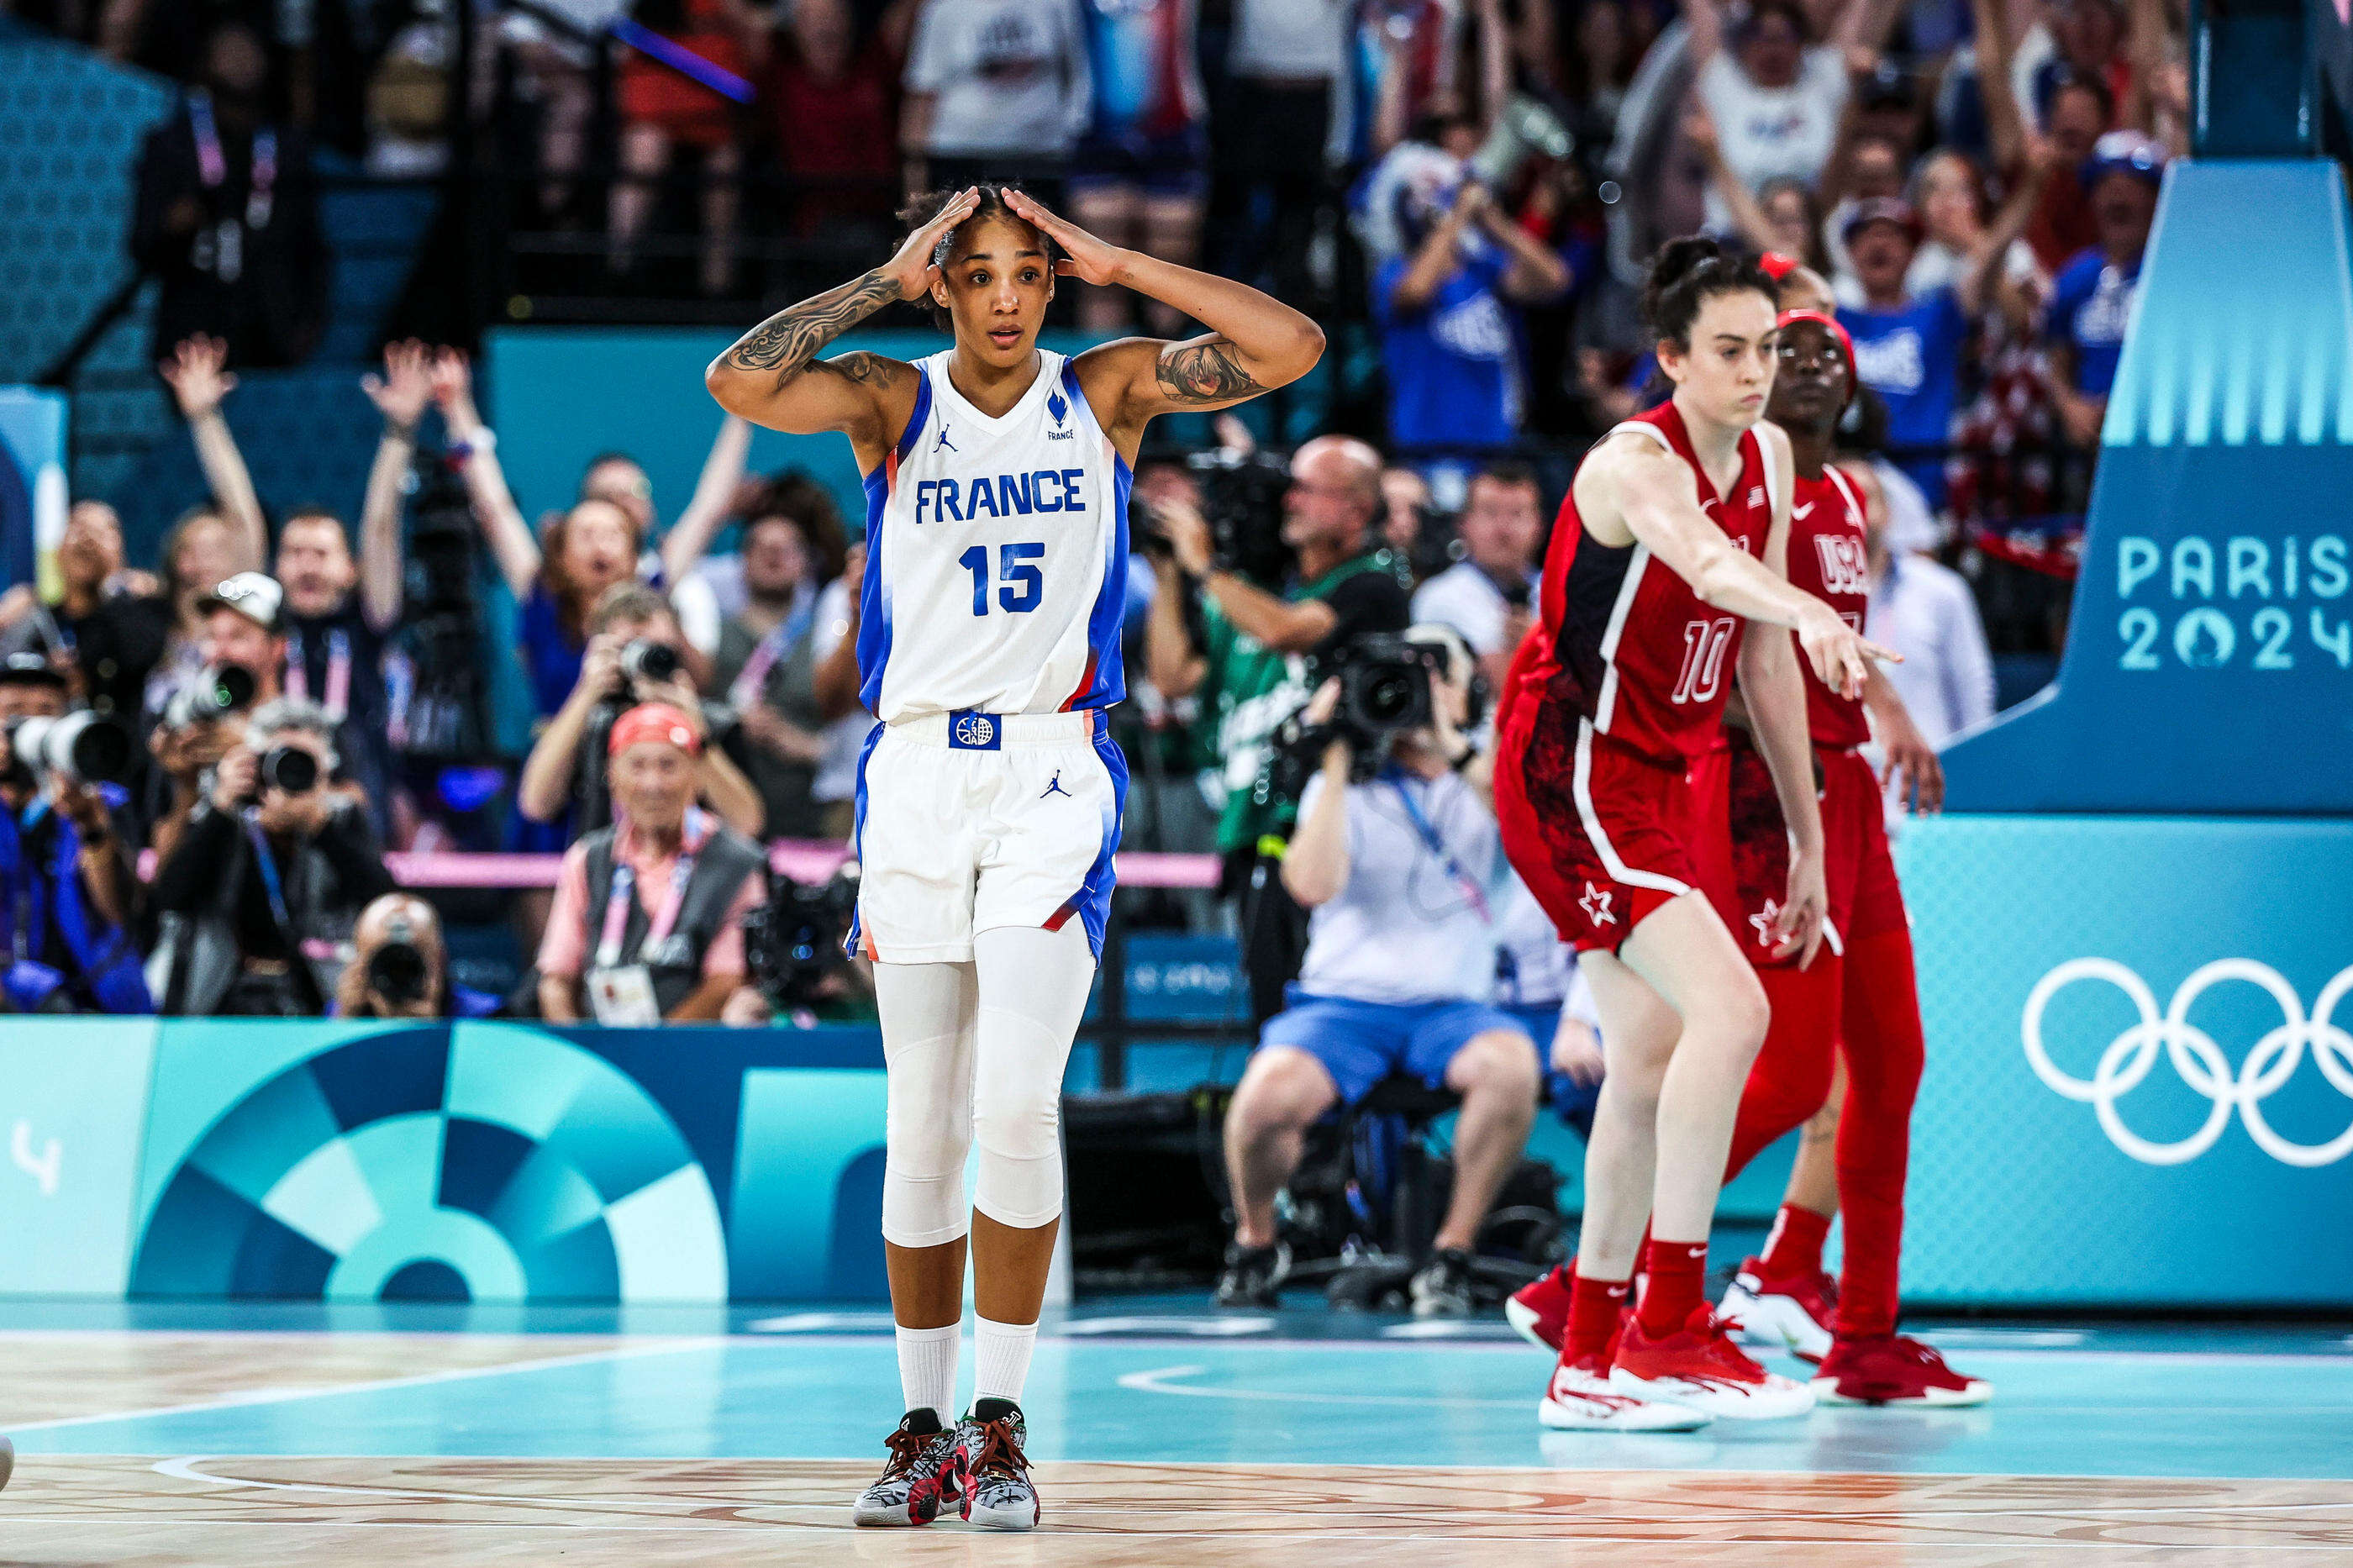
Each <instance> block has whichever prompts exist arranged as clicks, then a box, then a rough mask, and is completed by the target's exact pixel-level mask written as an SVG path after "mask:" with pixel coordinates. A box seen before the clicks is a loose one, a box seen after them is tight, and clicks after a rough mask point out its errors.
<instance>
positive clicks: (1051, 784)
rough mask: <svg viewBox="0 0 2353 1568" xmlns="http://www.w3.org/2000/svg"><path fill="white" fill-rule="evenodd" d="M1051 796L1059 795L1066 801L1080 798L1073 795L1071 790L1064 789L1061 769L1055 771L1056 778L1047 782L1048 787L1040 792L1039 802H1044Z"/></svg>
mask: <svg viewBox="0 0 2353 1568" xmlns="http://www.w3.org/2000/svg"><path fill="white" fill-rule="evenodd" d="M1048 795H1060V796H1061V797H1062V798H1063V799H1064V800H1076V799H1077V798H1078V796H1076V795H1072V794H1071V792H1070V791H1069V790H1066V789H1064V788H1063V787H1062V770H1061V769H1060V768H1056V769H1055V770H1054V776H1053V777H1052V778H1050V779H1048V780H1047V781H1046V787H1045V788H1044V789H1043V790H1041V791H1039V795H1038V798H1039V800H1043V799H1045V798H1046V797H1047V796H1048Z"/></svg>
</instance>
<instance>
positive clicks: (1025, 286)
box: [704, 185, 1324, 1530]
mask: <svg viewBox="0 0 2353 1568" xmlns="http://www.w3.org/2000/svg"><path fill="white" fill-rule="evenodd" d="M908 217H909V221H910V223H911V225H913V233H912V234H910V235H909V237H908V238H907V240H906V242H905V243H904V244H903V245H902V246H901V247H899V251H898V254H897V255H895V256H893V257H892V258H891V259H890V260H889V261H887V262H885V263H883V264H882V265H881V267H878V268H875V269H874V270H873V271H871V272H869V273H867V274H866V275H865V276H864V277H862V278H860V279H856V280H855V281H852V282H849V283H845V284H843V285H842V286H841V287H839V288H838V289H832V290H829V291H828V292H827V293H823V294H819V295H818V296H817V297H816V298H814V299H810V300H803V301H802V302H801V303H799V304H797V305H795V306H793V307H792V308H791V309H790V310H785V311H783V312H781V313H780V314H778V315H776V316H774V317H771V318H770V319H769V320H768V321H764V322H762V323H761V324H760V325H759V326H758V327H755V328H754V329H753V330H752V331H750V332H749V333H747V334H745V335H744V338H743V339H742V340H741V341H740V342H737V343H736V344H735V346H734V347H733V348H731V349H729V350H728V351H727V352H726V353H723V354H722V355H721V356H720V357H719V358H718V359H717V360H716V361H714V362H713V363H712V366H711V368H710V370H709V372H708V373H707V374H706V375H705V377H704V379H705V381H706V382H707V384H709V386H710V388H711V391H712V395H714V396H716V397H717V398H718V399H719V401H720V402H721V403H722V404H723V405H725V406H726V407H727V408H728V409H729V410H730V411H731V412H733V413H736V414H740V415H742V416H744V417H745V418H747V419H749V420H751V421H753V422H754V424H759V425H765V426H769V427H770V428H772V429H777V430H786V431H792V432H795V433H797V434H803V435H807V434H814V433H816V432H818V431H825V430H839V431H841V432H842V433H844V434H845V435H847V436H848V437H849V440H850V445H851V447H852V448H853V449H854V450H855V452H856V453H857V457H858V464H859V467H860V468H861V469H863V470H864V471H865V474H866V497H867V510H866V545H867V548H866V575H865V581H864V584H863V585H862V589H861V594H862V598H861V601H860V602H861V618H860V623H859V634H858V637H859V646H858V653H859V666H860V677H861V680H862V683H863V688H862V696H863V698H864V700H865V703H866V706H867V707H868V708H870V709H871V710H873V712H874V713H875V715H876V716H877V717H878V718H880V719H881V721H882V722H881V725H880V726H879V727H878V728H877V729H876V731H874V734H873V735H872V737H871V738H870V739H869V741H868V742H867V746H866V753H865V755H864V757H863V758H862V759H861V760H860V767H859V785H858V855H859V859H860V862H861V864H862V868H863V877H862V879H861V883H860V893H859V900H858V902H859V909H858V920H857V921H856V923H855V925H854V926H853V928H852V941H853V942H856V943H857V944H858V947H859V949H860V951H861V952H864V953H865V954H866V955H867V956H868V957H869V958H871V959H872V960H873V961H874V983H875V997H876V1001H877V1003H878V1005H879V1006H880V1008H881V1021H882V1042H883V1052H884V1055H885V1057H886V1058H887V1060H888V1062H889V1068H890V1124H889V1134H888V1140H887V1157H886V1161H885V1165H884V1173H883V1178H882V1237H883V1242H884V1252H885V1255H886V1258H887V1260H888V1264H889V1268H890V1275H891V1306H892V1317H893V1318H894V1320H895V1321H896V1322H897V1324H898V1343H899V1372H900V1381H901V1384H902V1389H903V1393H904V1394H905V1401H906V1415H905V1416H904V1418H903V1419H902V1421H901V1422H900V1424H899V1427H898V1430H896V1431H895V1432H893V1433H892V1436H891V1439H890V1445H889V1446H890V1454H891V1457H890V1461H889V1463H888V1465H887V1466H886V1467H885V1468H884V1470H883V1472H882V1475H881V1478H880V1479H878V1480H876V1482H875V1483H874V1484H873V1485H872V1486H871V1487H870V1488H868V1489H867V1490H866V1492H865V1493H864V1495H863V1496H861V1497H860V1499H859V1500H858V1503H857V1507H856V1510H855V1513H854V1517H855V1519H856V1520H857V1522H859V1523H860V1524H900V1525H905V1524H925V1523H929V1522H930V1521H932V1520H933V1519H934V1518H935V1517H937V1515H938V1512H939V1510H940V1507H941V1505H942V1504H943V1503H944V1502H948V1503H957V1504H959V1505H960V1510H961V1511H962V1513H963V1516H964V1517H965V1519H966V1520H968V1521H972V1522H973V1523H976V1524H983V1525H988V1526H993V1527H995V1528H998V1529H1008V1530H1028V1529H1029V1528H1031V1527H1032V1526H1033V1525H1035V1524H1036V1522H1037V1519H1038V1497H1037V1492H1036V1489H1034V1488H1033V1487H1032V1486H1031V1484H1030V1482H1029V1476H1028V1473H1027V1472H1028V1468H1029V1461H1028V1460H1027V1458H1025V1457H1024V1456H1023V1453H1022V1446H1023V1443H1024V1441H1025V1440H1026V1436H1027V1431H1026V1424H1025V1422H1024V1419H1023V1416H1022V1414H1021V1410H1020V1406H1019V1400H1020V1397H1021V1390H1022V1383H1023V1379H1024V1378H1025V1376H1026V1375H1027V1373H1028V1371H1029V1352H1030V1349H1031V1346H1032V1345H1033V1343H1034V1342H1035V1341H1036V1337H1037V1323H1038V1310H1039V1304H1040V1303H1041V1301H1042V1300H1044V1297H1045V1289H1046V1271H1047V1267H1048V1264H1049V1262H1050V1258H1051V1257H1052V1254H1053V1249H1054V1232H1055V1228H1056V1226H1057V1225H1058V1224H1059V1222H1060V1216H1061V1212H1062V1161H1061V1152H1060V1110H1059V1107H1060V1094H1061V1081H1062V1068H1063V1063H1064V1061H1065V1059H1066V1058H1067V1057H1068V1056H1069V1054H1070V1048H1071V1037H1072V1035H1073V1034H1074V1033H1075V1032H1076V1031H1077V1027H1078V1023H1079V1015H1080V1013H1081V1011H1082V1008H1083V1007H1084V1006H1085V1004H1086V998H1087V992H1088V990H1089V988H1090V986H1091V985H1092V983H1093V978H1094V965H1095V963H1096V962H1097V960H1098V959H1099V958H1100V956H1101V949H1102V942H1103V919H1104V915H1105V913H1106V911H1107V910H1108V909H1109V907H1110V903H1111V891H1112V852H1113V849H1114V848H1115V847H1117V846H1118V843H1119V826H1120V810H1121V804H1122V800H1123V797H1124V794H1125V790H1126V784H1127V766H1126V763H1124V761H1123V760H1122V759H1121V757H1120V754H1119V750H1118V748H1117V747H1116V746H1114V745H1113V743H1112V742H1111V739H1110V737H1109V736H1108V735H1107V734H1106V733H1105V731H1104V712H1103V710H1105V709H1107V708H1109V707H1110V706H1111V705H1112V704H1113V703H1115V702H1117V701H1119V700H1120V699H1121V698H1122V697H1123V696H1124V695H1125V693H1126V683H1125V680H1124V678H1123V675H1122V673H1121V668H1120V649H1119V631H1120V619H1121V614H1122V609H1123V606H1124V601H1125V592H1126V573H1127V557H1128V546H1127V494H1128V485H1129V482H1130V479H1131V478H1132V466H1133V465H1134V461H1135V453H1136V447H1137V445H1138V443H1139V442H1140V441H1141V439H1142V437H1143V434H1144V426H1145V425H1146V424H1147V423H1148V422H1149V421H1150V420H1151V419H1152V417H1153V416H1155V415H1156V414H1160V413H1163V412H1166V411H1169V410H1183V411H1186V412H1199V411H1203V410H1208V409H1217V408H1225V407H1229V406H1231V405H1234V404H1237V403H1240V402H1243V401H1245V400H1246V399H1249V398H1251V397H1255V396H1257V395H1259V394H1260V393H1261V392H1264V391H1266V390H1268V389H1269V388H1271V387H1277V386H1281V385H1282V384H1285V383H1286V382H1290V381H1293V380H1296V379H1297V378H1298V377H1299V376H1301V375H1303V374H1305V373H1306V372H1307V370H1308V369H1309V368H1310V367H1311V366H1313V365H1314V363H1315V361H1316V359H1317V357H1318V356H1319V355H1320V354H1321V353H1323V348H1324V335H1323V333H1322V332H1321V331H1319V330H1318V329H1317V328H1316V326H1315V324H1314V322H1313V321H1309V320H1308V319H1307V318H1306V317H1304V316H1303V315H1301V314H1300V313H1299V312H1298V311H1296V310H1292V309H1290V308H1289V307H1288V306H1285V305H1282V304H1280V303H1278V302H1277V301H1275V300H1272V299H1270V298H1269V297H1268V296H1266V295H1264V294H1261V293H1260V292H1259V291H1258V290H1257V289H1251V288H1248V287H1246V286H1244V285H1242V284H1240V283H1235V282H1231V281H1229V280H1228V279H1222V278H1214V277H1211V276H1209V275H1208V274H1207V273H1203V272H1196V271H1194V270H1192V269H1191V268H1184V267H1178V266H1175V265H1173V264H1171V263H1169V262H1166V261H1160V260H1156V259H1155V258H1152V257H1148V256H1141V255H1138V254H1136V253H1135V252H1134V251H1132V250H1123V249H1120V248H1118V247H1114V246H1110V245H1106V244H1104V243H1103V241H1102V240H1099V239H1097V238H1095V237H1093V236H1092V235H1091V234H1088V233H1087V232H1086V231H1085V230H1083V229H1081V228H1078V227H1075V226H1072V225H1071V224H1068V223H1065V222H1063V221H1062V220H1061V219H1060V218H1059V217H1056V216H1054V215H1053V214H1052V213H1050V212H1048V211H1047V210H1046V209H1045V208H1044V207H1042V206H1040V205H1039V204H1038V203H1037V202H1035V201H1033V200H1031V199H1030V198H1029V196H1028V195H1024V194H1023V193H1021V192H1019V191H1015V190H1010V189H1004V188H1000V187H997V186H994V185H981V186H976V187H973V188H970V189H967V190H965V191H962V192H959V193H957V194H955V195H951V196H946V197H930V198H919V199H918V201H917V202H916V203H915V204H914V205H913V206H911V207H910V209H909V214H908ZM1058 274H1059V275H1060V276H1062V277H1069V278H1076V279H1080V280H1081V281H1082V282H1086V283H1092V284H1099V285H1113V286H1119V287H1124V288H1128V289H1134V290H1135V291H1136V292H1137V293H1139V294H1142V295H1145V297H1147V298H1149V299H1152V300H1158V301H1160V302H1161V303H1163V304H1166V305H1168V306H1171V307H1174V308H1175V310H1176V311H1177V312H1179V313H1180V314H1182V315H1186V316H1190V317H1192V318H1194V319H1196V320H1198V321H1200V322H1201V323H1202V324H1203V325H1204V326H1206V327H1207V328H1208V329H1209V330H1208V331H1207V332H1206V333H1204V334H1203V335H1202V336H1200V337H1198V338H1194V339H1191V340H1189V341H1187V342H1160V341H1157V340H1154V339H1143V338H1130V339H1125V340H1123V341H1121V342H1113V343H1105V344H1103V346H1102V347H1100V348H1096V349H1092V350H1090V351H1088V352H1087V353H1082V354H1080V355H1078V356H1077V357H1075V358H1072V359H1065V358H1064V357H1063V356H1062V355H1060V354H1058V353H1050V352H1048V351H1045V350H1042V349H1040V348H1039V347H1038V342H1037V340H1038V329H1039V323H1040V321H1042V320H1043V318H1044V315H1045V311H1046V305H1047V302H1048V301H1049V300H1051V299H1053V297H1054V286H1055V278H1056V276H1057V275H1058ZM892 300H924V301H928V303H929V305H930V307H931V310H932V314H933V316H934V320H935V321H939V322H940V323H941V324H943V325H944V326H946V327H947V328H948V329H949V330H950V331H952V332H953V333H954V335H955V346H954V347H953V348H950V349H948V350H946V351H944V352H943V353H936V354H934V355H932V356H931V357H930V358H929V359H926V360H923V361H922V362H921V363H916V364H906V363H902V362H900V361H897V360H892V359H886V358H884V357H882V356H881V355H880V354H874V353H855V352H853V353H843V354H840V355H839V356H837V357H835V358H833V359H829V360H819V359H818V357H817V354H818V350H820V349H822V348H823V347H824V346H825V345H826V344H827V343H828V342H831V341H832V340H833V339H834V338H835V337H836V336H837V335H839V333H840V332H842V331H845V330H847V329H848V328H849V327H852V326H855V325H856V324H857V323H858V322H860V321H863V320H865V319H866V318H867V317H869V316H871V315H872V314H873V313H874V312H875V311H877V310H881V308H882V307H883V306H884V305H886V304H889V303H890V302H891V301H892ZM975 1140H977V1141H978V1142H979V1145H980V1172H979V1178H978V1185H977V1188H976V1192H975V1193H974V1194H973V1205H972V1211H971V1214H970V1216H969V1221H968V1222H967V1216H966V1214H965V1202H964V1168H965V1154H966V1152H967V1150H968V1148H969V1146H970V1144H971V1143H972V1142H974V1141H975ZM967 1226H968V1233H969V1237H970V1242H971V1250H972V1258H973V1269H974V1280H973V1286H974V1300H975V1305H976V1308H977V1311H978V1321H977V1324H976V1335H975V1338H976V1351H977V1360H978V1366H977V1369H976V1382H975V1398H974V1403H973V1405H972V1409H971V1412H970V1414H969V1415H966V1416H965V1418H964V1419H963V1420H962V1421H961V1422H958V1423H957V1424H956V1425H955V1426H953V1427H946V1426H944V1423H943V1421H942V1415H943V1414H944V1413H945V1412H948V1411H951V1410H953V1409H954V1408H955V1405H954V1400H955V1370H956V1342H957V1335H958V1331H959V1322H960V1320H961V1317H962V1314H963V1300H964V1275H965V1242H966V1237H967Z"/></svg>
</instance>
